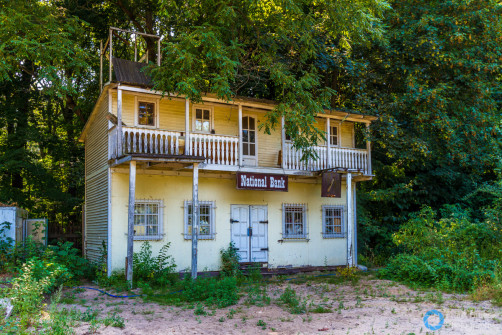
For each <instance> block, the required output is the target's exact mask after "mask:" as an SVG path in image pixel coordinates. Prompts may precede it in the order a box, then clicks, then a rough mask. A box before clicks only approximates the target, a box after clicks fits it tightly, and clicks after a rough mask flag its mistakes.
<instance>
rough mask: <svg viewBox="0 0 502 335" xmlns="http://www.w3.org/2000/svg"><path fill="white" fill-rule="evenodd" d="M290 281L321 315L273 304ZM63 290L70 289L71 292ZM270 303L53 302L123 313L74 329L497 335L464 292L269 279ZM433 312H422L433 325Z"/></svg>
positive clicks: (501, 315) (499, 314)
mask: <svg viewBox="0 0 502 335" xmlns="http://www.w3.org/2000/svg"><path fill="white" fill-rule="evenodd" d="M288 286H290V287H291V288H292V289H294V290H295V291H296V293H297V294H298V295H299V296H301V297H302V299H303V301H306V302H307V306H309V305H310V306H311V308H313V306H319V305H322V306H324V307H325V308H329V309H331V311H330V312H328V313H322V314H319V313H306V314H291V313H290V312H289V311H288V310H286V308H285V307H284V306H282V307H281V306H280V305H279V304H277V303H276V301H277V300H278V298H279V296H280V295H281V294H282V292H283V291H284V289H285V288H286V287H288ZM66 294H67V295H68V294H71V295H73V292H72V291H68V292H66ZM268 295H269V297H270V298H271V303H270V305H265V306H263V307H259V306H254V305H249V304H246V303H245V300H246V296H245V295H243V297H242V298H241V300H240V302H239V304H238V305H234V306H230V307H227V308H223V309H214V310H212V309H210V308H208V307H205V310H206V311H207V312H208V315H195V313H194V309H190V308H188V307H187V306H185V307H173V306H164V305H159V304H156V303H145V302H143V299H141V298H129V299H117V298H111V297H107V296H106V295H103V294H101V293H99V292H96V291H91V290H86V291H85V292H81V293H75V294H74V297H75V303H72V304H66V305H65V304H62V305H61V307H64V308H68V309H78V310H80V311H82V312H83V311H85V310H86V309H88V308H92V309H94V310H99V317H106V316H107V315H111V314H113V313H116V314H117V315H120V316H121V317H123V318H124V319H125V328H123V329H120V328H114V327H110V326H109V327H105V326H103V325H101V326H100V327H99V328H98V329H97V330H96V329H95V328H94V329H92V327H91V326H90V324H89V323H84V322H80V323H79V325H78V326H77V327H76V328H75V330H76V332H77V334H90V333H93V332H94V331H95V333H97V334H150V335H154V334H271V335H273V334H405V335H410V334H417V335H418V334H455V335H460V334H469V335H471V334H497V335H502V308H501V307H497V306H494V305H492V304H491V303H490V302H481V303H475V302H472V301H471V300H468V297H467V296H465V295H450V294H441V293H437V292H428V291H413V290H410V289H409V288H407V287H405V286H402V285H399V284H396V283H394V282H391V281H384V280H376V279H362V280H360V281H359V282H358V283H357V284H355V285H351V284H349V283H347V284H341V285H340V284H338V285H337V284H327V283H317V282H307V283H303V284H294V283H293V282H286V283H281V284H275V285H269V286H268ZM432 309H436V310H438V311H440V312H441V313H442V314H443V315H444V318H445V319H444V325H443V326H442V328H440V329H439V330H436V331H431V330H429V329H427V328H426V327H425V325H424V321H423V318H424V315H425V313H426V312H427V311H429V310H432ZM438 322H439V318H438V317H436V316H433V317H430V318H429V324H431V325H437V324H438Z"/></svg>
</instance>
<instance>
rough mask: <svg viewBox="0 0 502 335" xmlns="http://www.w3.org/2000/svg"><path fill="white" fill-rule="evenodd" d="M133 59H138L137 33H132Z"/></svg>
mask: <svg viewBox="0 0 502 335" xmlns="http://www.w3.org/2000/svg"><path fill="white" fill-rule="evenodd" d="M134 61H135V62H137V61H138V35H136V34H134Z"/></svg>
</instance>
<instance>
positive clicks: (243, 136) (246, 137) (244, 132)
mask: <svg viewBox="0 0 502 335" xmlns="http://www.w3.org/2000/svg"><path fill="white" fill-rule="evenodd" d="M242 142H249V137H248V131H247V130H243V131H242Z"/></svg>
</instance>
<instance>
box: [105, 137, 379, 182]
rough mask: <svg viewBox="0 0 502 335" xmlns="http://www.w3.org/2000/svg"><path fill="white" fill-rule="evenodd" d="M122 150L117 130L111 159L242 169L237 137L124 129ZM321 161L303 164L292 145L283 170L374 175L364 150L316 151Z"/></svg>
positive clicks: (318, 148) (111, 142) (111, 143)
mask: <svg viewBox="0 0 502 335" xmlns="http://www.w3.org/2000/svg"><path fill="white" fill-rule="evenodd" d="M121 141H122V149H121V152H119V146H118V137H117V128H116V127H114V128H112V129H110V131H109V150H108V152H109V158H110V159H113V158H118V157H121V156H123V155H127V154H148V155H154V154H159V155H190V156H200V157H205V158H206V163H208V164H214V165H225V166H238V165H239V138H238V137H237V136H226V135H213V134H197V133H192V134H190V141H189V142H188V143H186V141H185V136H183V132H177V131H167V130H155V129H145V128H134V127H122V136H121ZM313 150H314V152H315V153H316V154H317V159H313V158H309V159H308V160H306V161H305V160H302V156H303V151H302V150H297V149H295V148H294V147H293V145H292V144H291V143H289V142H286V143H285V146H284V148H283V152H282V168H283V169H286V170H301V171H319V170H323V169H328V168H344V169H353V170H359V171H361V172H363V173H364V174H366V175H368V174H371V167H370V164H369V163H368V159H369V154H368V151H367V150H364V149H351V148H338V147H332V148H330V152H329V153H328V148H327V147H326V146H315V147H313Z"/></svg>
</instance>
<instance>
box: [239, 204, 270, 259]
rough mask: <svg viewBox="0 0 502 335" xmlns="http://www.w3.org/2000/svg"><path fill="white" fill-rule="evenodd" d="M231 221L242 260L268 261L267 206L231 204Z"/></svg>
mask: <svg viewBox="0 0 502 335" xmlns="http://www.w3.org/2000/svg"><path fill="white" fill-rule="evenodd" d="M230 222H231V225H232V227H231V234H232V242H233V243H234V246H235V248H237V253H238V254H239V256H240V262H268V210H267V206H249V205H231V207H230Z"/></svg>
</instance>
